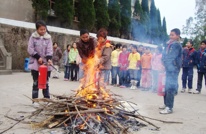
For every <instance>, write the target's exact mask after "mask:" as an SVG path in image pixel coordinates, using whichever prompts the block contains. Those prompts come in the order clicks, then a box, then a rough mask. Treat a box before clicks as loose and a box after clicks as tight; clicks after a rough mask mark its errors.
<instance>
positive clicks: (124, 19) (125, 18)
mask: <svg viewBox="0 0 206 134" xmlns="http://www.w3.org/2000/svg"><path fill="white" fill-rule="evenodd" d="M120 5H121V12H120V14H121V29H120V33H121V34H120V36H122V35H123V36H126V38H127V39H129V34H130V32H131V13H132V11H131V0H127V1H126V0H120Z"/></svg>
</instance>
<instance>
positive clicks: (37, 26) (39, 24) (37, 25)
mask: <svg viewBox="0 0 206 134" xmlns="http://www.w3.org/2000/svg"><path fill="white" fill-rule="evenodd" d="M35 25H36V30H38V29H39V28H40V27H41V26H44V27H46V31H47V33H50V32H49V31H48V29H47V26H46V23H45V21H43V20H38V21H36V24H35Z"/></svg>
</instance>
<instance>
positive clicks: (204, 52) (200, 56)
mask: <svg viewBox="0 0 206 134" xmlns="http://www.w3.org/2000/svg"><path fill="white" fill-rule="evenodd" d="M197 70H198V79H197V89H196V91H195V92H194V94H200V93H201V89H202V80H203V77H204V79H205V85H206V40H204V41H202V42H201V45H200V49H199V51H198V52H197Z"/></svg>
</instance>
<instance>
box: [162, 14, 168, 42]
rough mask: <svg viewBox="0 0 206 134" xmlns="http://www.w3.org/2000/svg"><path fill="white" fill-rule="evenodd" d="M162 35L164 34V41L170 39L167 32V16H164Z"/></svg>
mask: <svg viewBox="0 0 206 134" xmlns="http://www.w3.org/2000/svg"><path fill="white" fill-rule="evenodd" d="M162 35H163V43H166V41H167V40H168V34H167V23H166V19H165V17H164V18H163V22H162Z"/></svg>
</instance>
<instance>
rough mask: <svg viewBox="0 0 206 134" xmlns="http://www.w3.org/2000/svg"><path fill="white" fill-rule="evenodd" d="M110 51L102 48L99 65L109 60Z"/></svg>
mask: <svg viewBox="0 0 206 134" xmlns="http://www.w3.org/2000/svg"><path fill="white" fill-rule="evenodd" d="M111 53H112V49H111V48H110V47H108V48H104V50H103V53H102V56H101V58H100V64H103V63H105V62H106V61H108V60H110V58H111Z"/></svg>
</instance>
